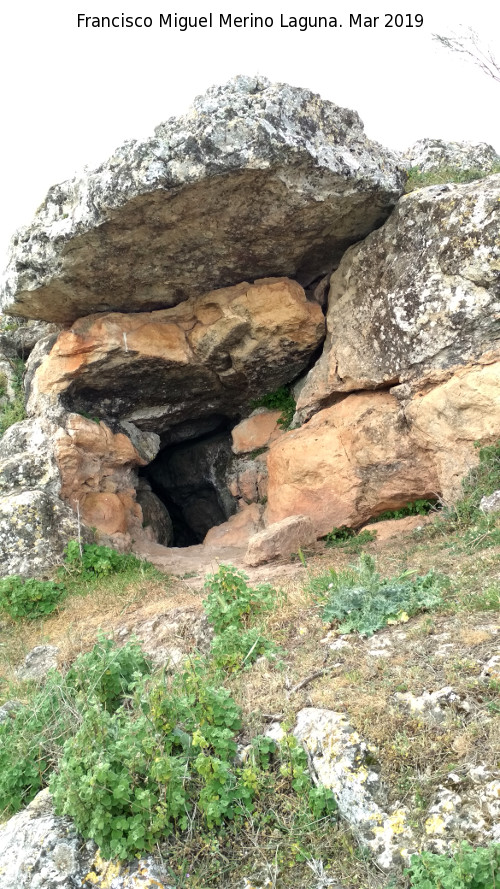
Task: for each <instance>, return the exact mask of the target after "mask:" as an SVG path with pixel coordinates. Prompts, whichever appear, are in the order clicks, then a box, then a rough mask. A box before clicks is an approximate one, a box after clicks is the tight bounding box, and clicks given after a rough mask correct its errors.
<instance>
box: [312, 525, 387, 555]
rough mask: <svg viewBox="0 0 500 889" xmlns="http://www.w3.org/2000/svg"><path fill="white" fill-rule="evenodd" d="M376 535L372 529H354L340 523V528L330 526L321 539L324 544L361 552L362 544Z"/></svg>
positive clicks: (370, 540) (369, 541) (373, 538)
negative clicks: (329, 529) (330, 528)
mask: <svg viewBox="0 0 500 889" xmlns="http://www.w3.org/2000/svg"><path fill="white" fill-rule="evenodd" d="M376 536H377V535H376V533H375V532H374V531H367V530H366V529H365V530H364V531H356V530H355V529H354V528H348V527H347V526H346V525H342V526H341V527H340V528H332V530H331V531H329V533H328V534H326V535H325V537H324V538H323V540H324V541H325V546H328V547H332V548H333V547H338V548H340V549H345V550H347V551H348V552H351V553H352V552H361V549H362V548H363V546H365V545H366V544H367V543H371V542H372V541H373V540H375V539H376Z"/></svg>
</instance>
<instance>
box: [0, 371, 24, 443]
mask: <svg viewBox="0 0 500 889" xmlns="http://www.w3.org/2000/svg"><path fill="white" fill-rule="evenodd" d="M10 364H11V365H12V367H13V370H14V375H13V380H12V388H13V390H14V400H13V401H7V402H6V403H5V404H3V405H1V406H0V438H1V437H2V435H3V434H4V432H6V431H7V429H8V428H9V427H10V426H13V425H14V423H19V422H20V421H21V420H24V419H25V418H26V411H25V408H24V388H23V374H24V368H25V362H24V361H23V360H22V359H21V358H15V359H12V360H11V361H10Z"/></svg>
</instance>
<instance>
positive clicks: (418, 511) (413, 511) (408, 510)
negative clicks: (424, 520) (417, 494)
mask: <svg viewBox="0 0 500 889" xmlns="http://www.w3.org/2000/svg"><path fill="white" fill-rule="evenodd" d="M435 509H436V501H435V500H413V501H412V502H411V503H407V504H406V505H405V506H400V507H399V509H386V510H385V511H384V512H381V513H380V515H378V516H377V517H376V518H375V519H373V521H374V522H385V521H386V520H388V519H403V518H406V517H407V516H417V515H428V514H429V513H430V512H432V511H433V510H435Z"/></svg>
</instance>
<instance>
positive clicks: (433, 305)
mask: <svg viewBox="0 0 500 889" xmlns="http://www.w3.org/2000/svg"><path fill="white" fill-rule="evenodd" d="M499 199H500V175H497V176H491V177H489V178H487V179H484V180H481V181H480V182H473V183H470V184H469V185H443V186H438V185H436V186H432V187H430V188H424V189H421V190H420V191H416V192H413V193H412V194H409V195H406V196H405V197H403V198H401V200H400V201H399V203H398V205H397V207H396V209H395V210H394V212H393V213H392V215H391V217H390V218H389V220H388V221H387V222H386V224H385V225H384V226H383V227H382V228H380V229H379V230H378V231H376V232H373V233H372V234H371V235H369V236H368V237H367V238H366V240H365V241H363V243H362V244H359V245H356V246H355V247H352V248H351V249H350V250H349V251H347V253H346V254H345V256H344V257H343V259H342V262H341V264H340V266H339V268H338V270H337V271H336V272H335V273H334V274H333V275H332V278H331V288H330V299H329V308H328V315H327V327H328V334H327V339H326V342H325V347H324V351H323V355H322V357H321V359H320V360H319V361H318V362H317V364H316V365H315V367H314V368H313V369H312V370H311V372H310V373H309V376H308V379H307V381H306V383H305V385H304V386H303V387H302V389H301V391H300V393H299V397H298V400H297V410H298V414H299V416H300V417H301V418H302V419H304V418H307V417H308V416H311V414H312V413H313V412H314V411H315V410H317V409H318V408H321V407H322V406H327V405H328V404H331V403H332V400H334V399H335V398H338V396H339V394H340V393H345V392H351V391H355V390H359V389H377V388H380V387H382V386H389V385H391V384H396V383H402V382H404V381H406V380H409V379H417V378H418V377H419V376H422V375H423V374H424V373H425V372H427V371H429V370H430V369H441V368H447V367H451V366H453V365H458V364H465V363H467V362H468V361H469V360H471V359H473V358H475V357H479V356H480V355H481V354H482V353H484V352H486V351H487V350H488V349H491V348H494V346H495V344H498V340H499V339H500V240H499V238H498V232H499V230H500V200H499Z"/></svg>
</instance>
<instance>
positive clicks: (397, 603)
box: [312, 553, 443, 636]
mask: <svg viewBox="0 0 500 889" xmlns="http://www.w3.org/2000/svg"><path fill="white" fill-rule="evenodd" d="M312 583H313V588H312V591H313V592H314V593H315V594H316V596H318V594H319V597H320V598H322V599H323V601H325V600H326V602H325V604H324V606H323V610H322V617H323V620H325V621H328V622H331V623H333V622H335V623H337V625H338V631H339V632H340V633H352V632H358V633H361V634H363V635H364V636H371V635H373V633H375V632H376V631H377V630H380V629H381V628H382V627H385V626H387V624H388V623H391V622H396V621H401V620H402V621H404V620H408V618H409V617H411V616H412V615H413V614H416V613H417V612H419V611H426V610H429V609H432V608H436V607H437V606H438V605H440V604H441V603H442V601H443V599H442V594H441V588H442V586H443V579H442V578H439V577H438V576H437V575H435V574H433V573H432V572H430V573H429V574H426V575H425V576H423V577H422V576H418V577H415V576H413V572H405V573H403V574H400V575H399V576H397V577H393V578H388V579H387V580H384V579H382V578H381V577H380V575H379V573H378V572H377V570H376V566H375V560H374V559H373V558H371V556H368V555H366V553H365V554H363V555H362V556H361V558H360V559H359V562H358V564H357V565H355V566H351V567H350V568H348V569H345V570H343V571H339V572H337V571H335V570H334V569H330V571H329V572H326V573H325V574H323V575H320V576H318V577H317V578H313V580H312Z"/></svg>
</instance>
